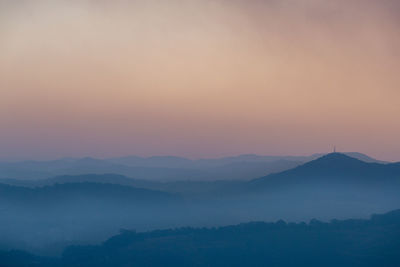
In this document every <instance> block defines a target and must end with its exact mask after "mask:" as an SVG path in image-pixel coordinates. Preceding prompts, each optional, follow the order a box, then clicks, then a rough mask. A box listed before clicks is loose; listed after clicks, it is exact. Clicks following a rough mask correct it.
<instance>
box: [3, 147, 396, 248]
mask: <svg viewBox="0 0 400 267" xmlns="http://www.w3.org/2000/svg"><path fill="white" fill-rule="evenodd" d="M7 181H8V183H9V184H7V185H6V184H3V185H1V186H0V191H1V192H0V193H1V194H0V218H1V220H0V234H1V236H2V239H1V240H0V248H3V249H8V248H24V249H27V250H30V251H35V252H38V253H48V252H49V250H51V252H53V253H59V252H61V251H62V249H63V248H64V247H65V246H66V245H68V244H80V243H96V242H100V241H101V240H104V239H106V238H107V237H109V236H111V235H113V234H115V233H117V232H118V231H119V229H120V228H128V229H137V230H138V231H147V230H153V229H162V228H164V229H165V228H175V227H183V226H193V227H203V226H207V227H211V226H221V225H228V224H237V223H243V222H249V221H274V220H278V219H284V220H286V221H289V222H299V221H308V220H310V219H312V218H317V219H319V220H324V221H327V220H330V219H334V218H337V219H345V218H367V217H368V216H370V215H371V214H373V213H383V212H388V211H390V210H394V209H398V208H400V196H399V194H398V192H400V164H399V163H385V164H382V163H372V162H365V161H361V160H358V159H355V158H352V157H349V156H347V155H344V154H339V153H333V154H328V155H325V156H322V157H320V158H318V159H316V160H313V161H310V162H308V163H305V164H303V165H301V166H298V167H296V168H293V169H290V170H287V171H284V172H280V173H275V174H270V175H267V176H265V177H262V178H258V179H254V180H252V181H218V182H200V181H194V182H193V181H181V182H155V181H151V182H149V181H146V180H140V179H131V178H127V177H124V176H121V175H111V174H110V175H107V174H105V175H95V174H92V175H80V176H68V175H67V176H58V177H55V178H50V179H45V180H40V181H34V182H32V181H30V182H27V181H15V180H7ZM12 183H14V184H13V185H10V184H12ZM18 183H20V184H18ZM24 183H29V184H24ZM27 185H29V186H27Z"/></svg>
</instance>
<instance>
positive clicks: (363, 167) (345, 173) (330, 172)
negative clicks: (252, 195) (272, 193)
mask: <svg viewBox="0 0 400 267" xmlns="http://www.w3.org/2000/svg"><path fill="white" fill-rule="evenodd" d="M323 181H326V182H332V183H336V182H337V183H343V182H344V183H360V184H363V185H366V184H371V183H372V184H391V185H396V186H399V185H400V164H399V163H388V164H380V163H368V162H365V161H361V160H358V159H355V158H352V157H350V156H347V155H345V154H342V153H331V154H328V155H325V156H322V157H320V158H318V159H316V160H313V161H310V162H308V163H305V164H303V165H301V166H299V167H296V168H293V169H290V170H287V171H284V172H281V173H276V174H271V175H268V176H265V177H262V178H259V179H255V180H253V181H251V182H250V184H251V185H252V186H254V187H256V188H260V187H261V188H263V187H264V188H266V187H268V186H274V185H278V184H280V185H282V186H283V185H291V184H293V183H296V184H301V183H307V184H308V183H310V182H323Z"/></svg>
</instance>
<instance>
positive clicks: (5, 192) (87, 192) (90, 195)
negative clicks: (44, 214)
mask: <svg viewBox="0 0 400 267" xmlns="http://www.w3.org/2000/svg"><path fill="white" fill-rule="evenodd" d="M77 198H83V199H96V200H98V201H107V200H108V199H111V200H112V201H122V200H124V201H137V200H141V201H151V202H154V201H167V200H173V199H176V198H177V197H176V196H174V195H172V194H168V193H165V192H161V191H154V190H149V189H142V188H134V187H131V186H123V185H119V184H107V183H91V182H80V183H64V184H54V185H51V186H43V187H35V188H28V187H18V186H11V185H5V184H0V199H1V200H3V202H7V203H8V202H10V201H12V200H15V201H17V202H18V203H22V202H25V201H26V202H28V203H29V204H30V205H31V204H32V203H34V202H35V201H39V202H43V201H44V202H47V203H50V204H54V203H55V202H57V201H59V200H62V199H71V201H73V202H75V201H76V199H77Z"/></svg>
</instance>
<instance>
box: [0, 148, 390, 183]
mask: <svg viewBox="0 0 400 267" xmlns="http://www.w3.org/2000/svg"><path fill="white" fill-rule="evenodd" d="M347 154H348V155H350V156H352V157H356V158H359V159H360V160H363V161H366V162H377V163H383V162H381V161H378V160H376V159H373V158H371V157H368V156H367V155H364V154H361V153H355V152H351V153H347ZM321 156H322V154H314V155H311V156H259V155H251V154H247V155H239V156H236V157H225V158H214V159H199V160H191V159H186V158H182V157H174V156H154V157H149V158H143V157H138V156H128V157H120V158H109V159H95V158H90V157H86V158H76V159H74V158H66V159H59V160H52V161H22V162H0V179H23V180H33V179H45V178H50V177H54V176H62V175H83V174H90V173H92V174H105V173H115V174H119V175H124V176H128V177H133V178H135V179H139V180H154V181H189V180H197V181H205V180H207V181H212V180H251V179H254V178H258V177H261V176H264V175H268V174H270V173H276V172H281V171H285V170H288V169H292V168H294V167H296V166H300V165H302V164H304V163H306V162H309V161H312V160H314V159H317V158H319V157H321Z"/></svg>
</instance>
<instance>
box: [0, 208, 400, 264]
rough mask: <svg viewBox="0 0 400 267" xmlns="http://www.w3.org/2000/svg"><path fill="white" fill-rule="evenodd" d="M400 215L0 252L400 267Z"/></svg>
mask: <svg viewBox="0 0 400 267" xmlns="http://www.w3.org/2000/svg"><path fill="white" fill-rule="evenodd" d="M399 239H400V210H397V211H393V212H390V213H387V214H383V215H374V216H372V217H371V218H370V219H369V220H344V221H338V220H333V221H331V222H330V223H323V222H320V221H317V220H312V221H311V222H310V223H309V224H305V223H298V224H295V223H290V224H287V223H285V222H284V221H278V222H276V223H263V222H253V223H246V224H240V225H236V226H227V227H221V228H198V229H196V228H180V229H174V230H158V231H153V232H143V233H137V232H135V231H128V230H123V231H121V233H120V234H119V235H116V236H113V237H111V238H109V239H108V240H107V241H105V242H103V243H102V244H100V245H94V246H93V245H92V246H70V247H68V248H66V249H65V250H64V253H63V254H62V256H61V257H57V258H47V257H39V256H34V255H32V254H29V253H26V252H22V251H3V252H0V262H1V263H2V264H3V265H5V266H52V267H54V266H112V267H118V266H363V267H364V266H393V267H394V266H399V265H400V253H398V252H399V251H400V242H399Z"/></svg>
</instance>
